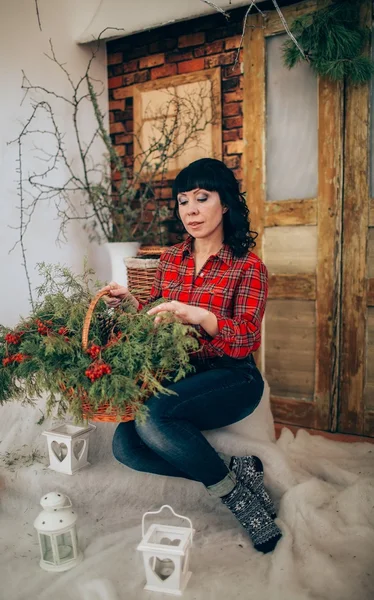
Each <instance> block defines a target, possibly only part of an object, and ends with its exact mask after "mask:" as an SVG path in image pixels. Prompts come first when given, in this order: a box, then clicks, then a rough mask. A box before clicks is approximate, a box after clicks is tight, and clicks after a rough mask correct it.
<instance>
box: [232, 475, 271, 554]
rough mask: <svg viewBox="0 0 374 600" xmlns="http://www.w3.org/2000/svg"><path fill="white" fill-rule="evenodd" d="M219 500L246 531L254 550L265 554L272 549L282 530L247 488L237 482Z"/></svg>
mask: <svg viewBox="0 0 374 600" xmlns="http://www.w3.org/2000/svg"><path fill="white" fill-rule="evenodd" d="M221 501H222V503H223V504H224V505H225V506H227V508H228V509H229V510H231V512H232V513H233V515H234V516H235V517H236V518H237V519H238V521H239V523H240V524H241V525H242V527H244V529H245V530H246V531H247V533H248V535H249V537H250V538H251V540H252V542H253V545H254V547H255V548H256V550H258V551H259V552H264V553H265V554H266V553H267V552H271V551H272V550H274V548H275V546H276V545H277V543H278V541H279V540H280V538H281V537H282V532H281V530H280V529H279V527H277V525H276V524H275V523H274V521H273V519H272V518H271V517H270V516H269V515H268V513H267V512H266V510H265V509H264V507H263V506H261V504H260V502H259V500H258V499H257V498H256V496H255V495H254V494H253V493H252V492H251V491H250V490H249V489H248V488H246V487H244V485H243V484H242V483H240V482H238V483H237V484H236V486H235V487H234V489H233V490H232V491H231V492H229V493H228V494H227V495H226V496H223V498H221Z"/></svg>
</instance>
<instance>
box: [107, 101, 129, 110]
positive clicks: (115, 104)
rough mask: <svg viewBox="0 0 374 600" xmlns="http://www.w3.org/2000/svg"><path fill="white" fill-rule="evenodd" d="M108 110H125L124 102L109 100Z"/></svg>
mask: <svg viewBox="0 0 374 600" xmlns="http://www.w3.org/2000/svg"><path fill="white" fill-rule="evenodd" d="M109 110H125V101H124V100H111V101H110V102H109Z"/></svg>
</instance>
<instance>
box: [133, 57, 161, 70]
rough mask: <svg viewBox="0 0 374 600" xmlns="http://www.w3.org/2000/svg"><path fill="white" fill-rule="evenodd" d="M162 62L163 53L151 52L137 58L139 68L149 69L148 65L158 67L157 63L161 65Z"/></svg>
mask: <svg viewBox="0 0 374 600" xmlns="http://www.w3.org/2000/svg"><path fill="white" fill-rule="evenodd" d="M164 62H165V54H152V55H151V56H145V57H144V58H141V59H140V60H139V68H140V69H149V68H150V67H158V66H159V65H163V64H164Z"/></svg>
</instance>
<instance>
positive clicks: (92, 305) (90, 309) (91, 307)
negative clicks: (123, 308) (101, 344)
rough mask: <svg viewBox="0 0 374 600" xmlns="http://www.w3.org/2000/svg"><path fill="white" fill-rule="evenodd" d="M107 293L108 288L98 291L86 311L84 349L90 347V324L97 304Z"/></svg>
mask: <svg viewBox="0 0 374 600" xmlns="http://www.w3.org/2000/svg"><path fill="white" fill-rule="evenodd" d="M107 294H108V290H100V291H99V292H97V294H96V296H94V297H93V298H92V300H91V302H90V305H89V307H88V309H87V313H86V316H85V319H84V323H83V330H82V348H83V350H87V348H88V332H89V329H90V325H91V319H92V315H93V311H94V310H95V308H96V304H97V303H98V302H99V300H100V299H101V298H102V297H103V296H106V295H107Z"/></svg>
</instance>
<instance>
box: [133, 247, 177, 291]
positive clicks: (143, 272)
mask: <svg viewBox="0 0 374 600" xmlns="http://www.w3.org/2000/svg"><path fill="white" fill-rule="evenodd" d="M166 249H167V248H166V247H163V246H143V247H142V248H140V249H139V251H138V257H136V258H125V259H124V262H125V265H126V269H127V286H128V288H129V291H130V292H131V293H132V294H134V296H136V298H137V299H138V300H140V302H146V301H147V300H148V298H149V296H150V293H151V289H152V285H153V281H154V278H155V275H156V271H157V267H158V263H159V260H160V256H161V254H162V253H163V252H165V250H166Z"/></svg>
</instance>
